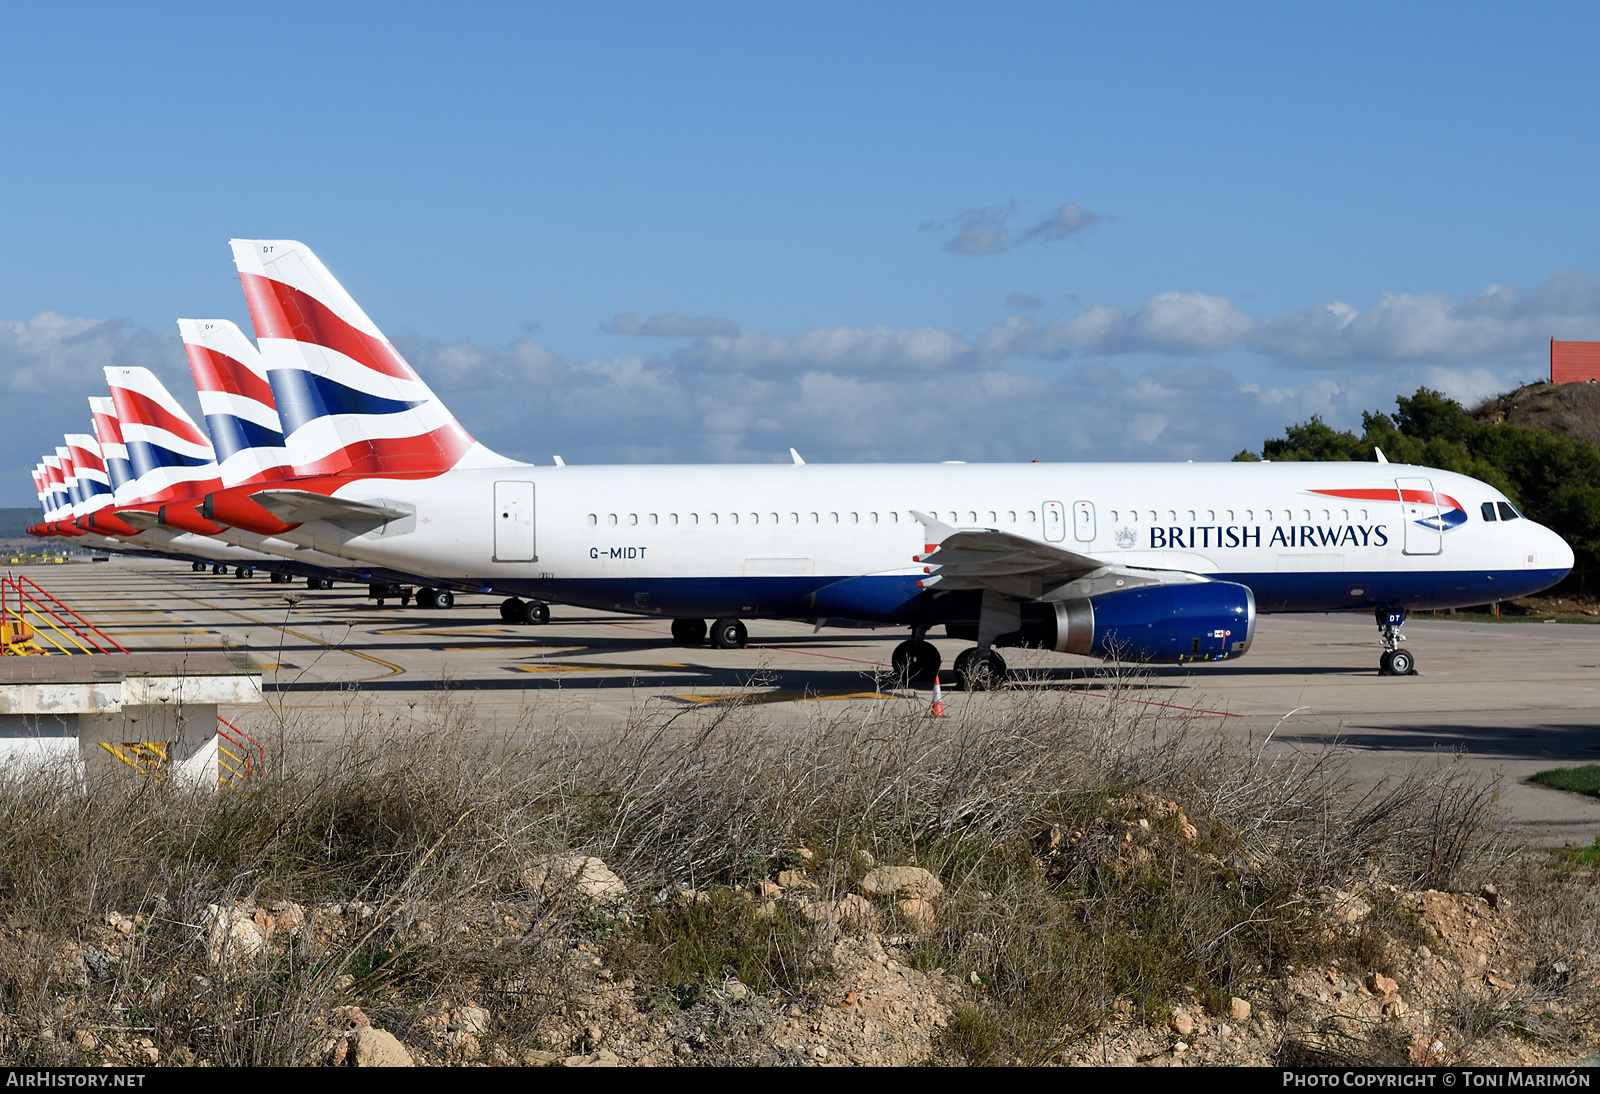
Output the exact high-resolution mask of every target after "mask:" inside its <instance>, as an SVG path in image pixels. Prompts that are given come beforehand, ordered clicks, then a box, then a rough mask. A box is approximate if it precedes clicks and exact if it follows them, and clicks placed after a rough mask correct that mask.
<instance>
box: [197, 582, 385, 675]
mask: <svg viewBox="0 0 1600 1094" xmlns="http://www.w3.org/2000/svg"><path fill="white" fill-rule="evenodd" d="M167 594H168V595H169V596H175V597H177V598H178V599H180V600H187V601H189V603H191V604H198V605H200V606H201V607H202V608H206V609H208V610H209V611H213V612H221V613H223V614H224V615H232V616H237V617H238V618H240V619H248V620H249V621H250V622H252V623H257V624H260V625H261V626H264V627H270V628H271V629H272V630H275V631H277V632H279V633H280V634H290V635H293V636H294V637H296V638H298V639H300V640H301V641H303V642H315V643H316V644H317V645H319V646H322V647H323V648H324V649H330V650H335V651H337V652H339V653H348V654H349V655H350V656H352V657H359V658H361V659H362V660H363V661H371V662H372V663H373V664H375V665H382V666H383V667H384V668H386V669H388V670H389V671H388V672H386V673H384V676H400V675H403V674H404V673H405V671H406V670H405V669H403V668H401V667H400V666H399V665H396V664H393V663H392V662H389V661H385V660H383V659H382V658H381V657H374V656H372V655H371V654H370V653H362V652H361V651H360V650H353V649H351V648H350V647H348V646H341V645H337V644H335V643H333V642H324V641H323V640H322V639H320V638H314V637H312V636H311V635H309V634H301V633H300V632H299V631H292V630H290V629H289V628H288V627H285V626H283V625H282V624H280V623H273V622H271V621H270V620H266V619H257V618H256V617H255V616H252V615H246V614H245V613H243V612H237V611H234V610H233V609H231V608H219V607H217V606H216V605H215V604H207V603H206V602H205V601H204V600H198V599H196V598H195V597H192V596H185V595H184V594H183V593H180V592H177V591H176V590H171V589H169V590H168V591H167ZM369 679H380V680H381V679H383V677H369Z"/></svg>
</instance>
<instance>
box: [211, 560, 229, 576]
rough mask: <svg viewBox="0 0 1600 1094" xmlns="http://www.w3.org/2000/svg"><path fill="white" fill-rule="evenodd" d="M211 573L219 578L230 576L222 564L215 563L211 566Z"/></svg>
mask: <svg viewBox="0 0 1600 1094" xmlns="http://www.w3.org/2000/svg"><path fill="white" fill-rule="evenodd" d="M211 572H212V573H213V574H215V575H216V576H217V577H226V576H227V575H228V568H227V567H226V566H224V565H223V564H222V563H220V562H215V563H212V565H211Z"/></svg>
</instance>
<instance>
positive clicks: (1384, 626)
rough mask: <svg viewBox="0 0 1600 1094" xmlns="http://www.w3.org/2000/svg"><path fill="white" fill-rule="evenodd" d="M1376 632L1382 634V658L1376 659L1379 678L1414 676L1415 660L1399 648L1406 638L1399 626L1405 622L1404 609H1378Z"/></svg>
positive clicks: (1409, 653)
mask: <svg viewBox="0 0 1600 1094" xmlns="http://www.w3.org/2000/svg"><path fill="white" fill-rule="evenodd" d="M1375 615H1376V618H1377V622H1378V630H1380V631H1381V632H1382V633H1383V656H1381V657H1379V658H1378V675H1379V676H1415V675H1416V672H1417V659H1416V658H1415V657H1413V656H1412V655H1411V652H1410V651H1409V650H1403V649H1401V648H1400V643H1402V642H1404V641H1405V640H1406V636H1405V635H1403V634H1401V633H1400V625H1401V624H1402V623H1404V622H1405V621H1406V613H1405V609H1404V608H1379V609H1378V610H1377V612H1376V613H1375Z"/></svg>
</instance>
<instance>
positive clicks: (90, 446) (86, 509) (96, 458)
mask: <svg viewBox="0 0 1600 1094" xmlns="http://www.w3.org/2000/svg"><path fill="white" fill-rule="evenodd" d="M64 439H65V440H66V442H67V452H68V453H69V454H70V455H71V457H72V468H73V470H74V471H75V472H76V473H77V476H78V497H79V515H80V516H81V515H82V514H84V513H93V512H95V511H96V510H98V509H104V508H105V507H106V506H108V505H110V504H111V479H110V478H109V477H108V476H107V475H106V465H105V460H104V459H103V458H102V457H101V455H100V443H99V442H98V441H96V440H95V439H94V438H93V437H91V436H89V434H87V433H68V434H67V435H66V437H65V438H64Z"/></svg>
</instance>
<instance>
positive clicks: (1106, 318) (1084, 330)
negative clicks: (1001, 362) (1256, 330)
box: [1041, 292, 1255, 357]
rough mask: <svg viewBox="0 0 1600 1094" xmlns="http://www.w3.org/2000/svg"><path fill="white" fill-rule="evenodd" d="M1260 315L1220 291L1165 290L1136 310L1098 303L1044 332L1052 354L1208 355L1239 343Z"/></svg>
mask: <svg viewBox="0 0 1600 1094" xmlns="http://www.w3.org/2000/svg"><path fill="white" fill-rule="evenodd" d="M1254 323H1255V321H1254V320H1253V319H1251V318H1250V317H1249V316H1247V315H1244V314H1242V313H1240V312H1239V311H1238V310H1237V309H1236V308H1234V306H1233V305H1232V304H1230V303H1229V302H1228V301H1227V300H1224V299H1223V298H1222V297H1220V296H1207V295H1206V294H1204V293H1181V292H1164V293H1159V294H1157V295H1156V296H1152V297H1151V298H1150V299H1149V300H1146V301H1145V302H1144V304H1143V305H1142V306H1141V307H1140V308H1139V309H1138V310H1136V311H1134V312H1131V313H1130V312H1127V311H1124V310H1123V309H1122V308H1120V307H1118V306H1117V305H1115V304H1095V305H1094V306H1092V307H1090V308H1087V309H1086V310H1084V311H1082V312H1079V313H1078V314H1077V315H1075V316H1073V317H1072V318H1071V319H1068V320H1066V321H1065V322H1060V323H1051V324H1050V325H1049V326H1048V327H1047V328H1046V329H1045V331H1044V332H1043V334H1042V336H1041V344H1042V346H1043V348H1044V351H1045V353H1046V354H1047V355H1049V356H1058V357H1059V356H1066V355H1067V354H1069V353H1072V352H1074V351H1075V352H1078V353H1092V354H1117V353H1152V352H1153V353H1165V354H1171V355H1172V356H1176V357H1206V356H1210V355H1212V354H1216V353H1221V352H1222V351H1223V350H1225V349H1228V348H1229V347H1231V346H1233V345H1235V344H1236V343H1237V342H1238V341H1239V339H1240V338H1241V337H1242V336H1243V335H1245V334H1246V333H1247V332H1248V331H1249V330H1250V329H1251V327H1252V326H1253V325H1254Z"/></svg>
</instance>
